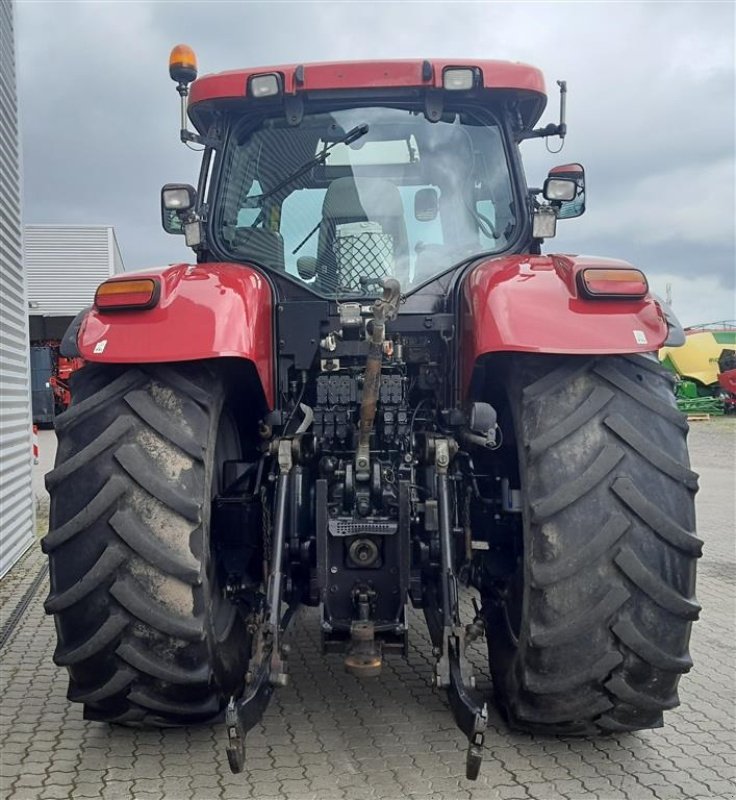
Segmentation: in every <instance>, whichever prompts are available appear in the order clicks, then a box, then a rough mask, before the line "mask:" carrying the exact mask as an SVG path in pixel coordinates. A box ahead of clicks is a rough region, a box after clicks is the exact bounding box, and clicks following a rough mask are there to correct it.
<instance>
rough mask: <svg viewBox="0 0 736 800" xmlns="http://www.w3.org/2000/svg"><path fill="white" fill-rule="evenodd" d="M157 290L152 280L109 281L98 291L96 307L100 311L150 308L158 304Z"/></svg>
mask: <svg viewBox="0 0 736 800" xmlns="http://www.w3.org/2000/svg"><path fill="white" fill-rule="evenodd" d="M157 288H158V287H157V284H156V281H154V280H153V279H152V278H142V279H138V280H116V281H107V282H105V283H103V284H102V285H101V286H100V287H99V288H98V289H97V293H96V294H95V305H96V306H97V308H98V309H100V311H105V310H108V311H113V310H117V309H120V308H150V307H151V306H153V305H155V303H156V300H157V297H156V295H157V294H158V293H157V291H156V290H157Z"/></svg>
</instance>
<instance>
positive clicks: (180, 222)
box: [161, 183, 197, 234]
mask: <svg viewBox="0 0 736 800" xmlns="http://www.w3.org/2000/svg"><path fill="white" fill-rule="evenodd" d="M196 204H197V192H196V190H195V188H194V187H193V186H190V185H189V184H188V183H167V184H164V186H163V188H162V189H161V224H162V225H163V228H164V230H165V231H166V233H175V234H183V233H184V223H185V217H186V216H187V215H188V213H189V212H190V211H192V210H193V209H194V207H195V205H196Z"/></svg>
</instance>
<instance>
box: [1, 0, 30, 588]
mask: <svg viewBox="0 0 736 800" xmlns="http://www.w3.org/2000/svg"><path fill="white" fill-rule="evenodd" d="M21 253H22V249H21V221H20V158H19V143H18V100H17V93H16V83H15V41H14V28H13V4H12V2H11V0H0V577H2V576H3V575H4V574H5V573H6V572H7V571H8V570H9V569H10V567H12V566H13V564H15V562H16V561H17V560H18V559H19V558H20V556H21V555H22V554H23V552H24V551H25V550H26V549H27V548H28V547H29V546H30V545H31V544H32V543H33V541H34V535H33V527H34V504H33V486H32V481H31V402H30V373H29V364H28V361H29V350H28V347H29V345H28V318H27V316H26V314H27V311H26V293H25V286H24V276H23V267H22V258H21Z"/></svg>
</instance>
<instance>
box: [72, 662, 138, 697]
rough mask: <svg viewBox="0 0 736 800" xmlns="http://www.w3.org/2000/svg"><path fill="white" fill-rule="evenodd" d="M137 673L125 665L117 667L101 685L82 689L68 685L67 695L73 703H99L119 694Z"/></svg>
mask: <svg viewBox="0 0 736 800" xmlns="http://www.w3.org/2000/svg"><path fill="white" fill-rule="evenodd" d="M137 676H138V673H137V672H136V671H135V670H132V669H128V668H127V667H122V668H117V669H115V671H114V672H113V673H112V675H111V676H110V677H109V678H108V679H107V680H106V681H105V682H104V683H102V684H101V685H98V686H94V687H91V688H87V689H83V688H82V687H79V686H74V685H73V686H70V687H69V692H68V693H67V697H68V698H69V700H71V701H72V702H73V703H99V702H101V701H102V700H107V699H108V698H110V697H114V696H115V695H117V694H120V692H122V691H123V690H124V689H126V688H127V687H128V686H130V684H131V683H133V681H134V680H135V679H136V677H137Z"/></svg>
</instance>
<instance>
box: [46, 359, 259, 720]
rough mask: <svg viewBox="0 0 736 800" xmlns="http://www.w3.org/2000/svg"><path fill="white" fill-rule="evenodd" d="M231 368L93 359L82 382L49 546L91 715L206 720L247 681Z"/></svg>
mask: <svg viewBox="0 0 736 800" xmlns="http://www.w3.org/2000/svg"><path fill="white" fill-rule="evenodd" d="M228 374H229V373H228V372H227V370H223V369H221V368H220V369H218V367H216V366H214V365H213V364H211V363H210V362H192V363H189V362H187V363H182V364H176V365H165V366H164V365H160V364H150V365H138V366H132V367H127V366H125V365H120V364H117V365H100V364H88V365H86V366H85V367H84V368H82V369H80V370H79V371H78V372H76V373H75V374H74V376H73V378H72V406H71V408H72V410H74V413H72V414H70V415H68V416H67V417H66V422H65V424H64V425H62V426H61V427H60V429H59V431H58V438H59V447H58V451H57V467H56V469H55V470H54V471H53V472H52V473H51V474H50V476H49V479H48V486H49V491H50V494H51V508H50V531H49V533H48V534H47V535H46V537H45V538H44V539H43V542H42V547H43V550H44V552H46V553H48V554H49V559H50V581H51V588H50V591H49V596H48V598H47V600H46V603H45V608H46V610H47V612H48V613H52V614H54V617H55V625H56V632H57V647H56V651H55V654H54V660H55V662H56V663H57V664H59V665H60V666H65V667H67V670H68V673H69V688H68V695H67V696H68V698H69V699H70V700H71V701H73V702H81V703H83V704H84V716H85V719H91V720H98V721H102V722H109V723H121V724H126V725H132V726H137V727H146V726H151V725H155V726H181V725H186V724H189V723H197V722H204V721H206V720H210V719H213V718H214V717H215V716H216V715H217V713H218V712H219V711H220V709H222V708H223V707H224V705H225V704H226V703H227V700H228V698H229V697H230V696H232V695H233V694H234V693H235V692H237V691H238V689H239V687H240V681H242V677H243V675H244V674H245V672H246V669H247V663H248V657H249V653H250V635H249V633H248V630H247V627H246V624H245V621H244V617H243V615H242V614H240V613H239V612H238V611H236V610H235V609H234V608H233V607H232V605H231V604H230V603H229V602H228V601H227V600H226V598H225V597H224V595H223V593H222V591H221V587H220V584H219V581H220V579H221V578H220V571H219V569H218V567H217V566H216V565H215V563H214V559H215V558H216V553H217V552H218V550H217V545H216V544H215V543H214V542H213V541H212V539H211V538H210V537H211V536H214V535H215V532H213V530H212V528H211V522H210V503H211V501H212V497H213V493H214V492H215V491H217V486H218V479H219V471H220V465H221V463H222V462H223V461H225V460H227V459H229V458H237V457H238V455H239V454H240V453H241V452H242V446H241V442H240V439H239V433H240V431H239V430H238V427H237V422H236V420H235V419H234V415H233V413H232V412H231V411H230V408H229V406H228V399H229V390H230V388H231V384H230V383H229V377H228ZM241 410H242V409H241ZM253 419H255V415H254V416H253V417H252V418H251V420H250V422H252V420H253ZM249 431H250V432H249V434H248V435H249V436H253V437H255V434H256V431H255V429H254V426H253V429H252V430H251V429H249ZM259 532H260V531H259Z"/></svg>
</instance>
